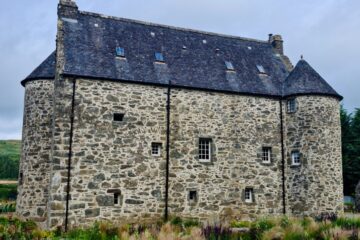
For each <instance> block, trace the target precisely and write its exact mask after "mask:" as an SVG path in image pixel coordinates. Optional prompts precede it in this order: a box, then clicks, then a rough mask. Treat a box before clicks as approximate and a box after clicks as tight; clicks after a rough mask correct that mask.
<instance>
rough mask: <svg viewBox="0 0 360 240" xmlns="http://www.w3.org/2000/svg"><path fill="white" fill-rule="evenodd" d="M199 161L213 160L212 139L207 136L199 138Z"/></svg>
mask: <svg viewBox="0 0 360 240" xmlns="http://www.w3.org/2000/svg"><path fill="white" fill-rule="evenodd" d="M199 161H201V162H210V161H211V139H206V138H200V139H199Z"/></svg>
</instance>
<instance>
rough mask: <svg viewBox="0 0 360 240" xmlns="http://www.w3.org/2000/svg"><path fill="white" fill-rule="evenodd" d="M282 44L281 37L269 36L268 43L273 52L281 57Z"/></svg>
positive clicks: (282, 52) (282, 51)
mask: <svg viewBox="0 0 360 240" xmlns="http://www.w3.org/2000/svg"><path fill="white" fill-rule="evenodd" d="M283 42H284V41H283V40H282V37H281V35H272V34H269V43H270V44H271V45H272V46H273V48H274V49H275V51H276V52H277V53H279V54H281V55H284V47H283Z"/></svg>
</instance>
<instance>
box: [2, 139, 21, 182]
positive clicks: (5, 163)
mask: <svg viewBox="0 0 360 240" xmlns="http://www.w3.org/2000/svg"><path fill="white" fill-rule="evenodd" d="M20 148H21V141H20V140H0V179H17V177H18V172H19V160H20Z"/></svg>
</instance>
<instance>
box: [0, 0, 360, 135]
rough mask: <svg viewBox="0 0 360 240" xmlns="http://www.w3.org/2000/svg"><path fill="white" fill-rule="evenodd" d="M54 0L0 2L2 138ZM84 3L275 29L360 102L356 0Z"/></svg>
mask: <svg viewBox="0 0 360 240" xmlns="http://www.w3.org/2000/svg"><path fill="white" fill-rule="evenodd" d="M57 2H58V1H56V0H52V1H49V0H36V1H28V0H17V1H5V2H4V3H2V7H1V9H0V32H1V33H2V34H1V36H0V53H1V54H0V61H1V64H0V73H1V78H0V124H1V126H0V139H6V138H20V137H21V127H22V126H21V124H22V111H23V94H24V90H23V88H22V86H21V85H20V81H21V80H22V79H23V78H24V77H26V76H27V75H28V74H30V72H31V71H32V70H33V69H35V67H36V66H37V65H39V64H40V63H41V62H42V61H43V60H44V59H45V58H46V57H47V56H48V55H49V54H50V53H51V52H52V51H53V50H54V49H55V35H56V11H57ZM77 3H78V5H79V8H80V9H81V10H86V11H91V12H99V13H104V14H107V15H113V16H119V17H125V18H131V19H139V20H144V21H150V22H155V23H162V24H168V25H174V26H179V27H186V28H193V29H200V30H205V31H212V32H219V33H224V34H231V35H238V36H243V37H250V38H257V39H263V40H265V39H267V35H268V33H280V34H282V35H283V38H284V40H285V43H284V44H285V52H286V54H288V55H289V57H290V58H291V60H292V61H293V63H294V64H295V63H296V62H297V61H298V59H299V58H300V55H301V54H303V55H304V56H305V59H306V60H307V61H308V62H309V63H310V64H311V65H312V66H313V67H314V68H315V69H316V70H317V71H318V72H319V73H320V74H321V75H322V76H323V77H324V78H325V79H326V80H327V81H328V82H329V83H330V84H331V85H332V86H333V87H334V88H335V89H336V90H337V91H338V92H339V93H340V94H342V95H343V96H344V97H345V99H344V104H345V107H346V108H348V109H349V110H350V111H351V110H353V109H354V108H355V107H359V103H360V94H358V91H359V89H360V82H359V80H360V71H359V70H358V66H357V63H358V56H359V55H360V48H359V47H358V39H360V31H359V29H360V1H355V0H323V1H313V0H303V1H295V0H256V1H254V0H224V1H215V0H196V1H194V0H181V1H180V0H177V1H176V0H152V1H148V0H131V1H125V0H107V1H103V0H91V1H90V0H78V1H77Z"/></svg>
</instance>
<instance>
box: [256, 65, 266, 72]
mask: <svg viewBox="0 0 360 240" xmlns="http://www.w3.org/2000/svg"><path fill="white" fill-rule="evenodd" d="M256 67H257V69H258V71H259V73H263V74H266V71H265V68H264V67H263V66H262V65H256Z"/></svg>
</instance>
